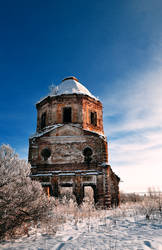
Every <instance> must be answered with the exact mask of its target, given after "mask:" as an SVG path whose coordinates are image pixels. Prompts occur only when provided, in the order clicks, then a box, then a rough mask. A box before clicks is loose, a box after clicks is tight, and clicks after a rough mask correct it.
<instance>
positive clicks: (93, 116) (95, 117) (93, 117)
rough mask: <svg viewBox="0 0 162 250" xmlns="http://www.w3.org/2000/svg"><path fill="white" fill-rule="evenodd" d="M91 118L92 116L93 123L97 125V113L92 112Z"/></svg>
mask: <svg viewBox="0 0 162 250" xmlns="http://www.w3.org/2000/svg"><path fill="white" fill-rule="evenodd" d="M90 118H91V124H92V125H94V126H97V113H96V112H91V115H90Z"/></svg>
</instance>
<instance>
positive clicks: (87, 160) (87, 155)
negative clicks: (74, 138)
mask: <svg viewBox="0 0 162 250" xmlns="http://www.w3.org/2000/svg"><path fill="white" fill-rule="evenodd" d="M92 154H93V151H92V149H91V148H89V147H86V148H85V149H84V150H83V155H84V161H85V163H86V164H87V165H88V166H89V165H90V162H91V160H92V157H91V156H92Z"/></svg>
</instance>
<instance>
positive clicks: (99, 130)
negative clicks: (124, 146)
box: [29, 77, 120, 208]
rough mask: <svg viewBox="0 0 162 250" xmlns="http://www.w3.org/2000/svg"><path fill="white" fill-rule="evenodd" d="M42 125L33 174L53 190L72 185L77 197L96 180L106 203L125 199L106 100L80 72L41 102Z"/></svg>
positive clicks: (32, 155)
mask: <svg viewBox="0 0 162 250" xmlns="http://www.w3.org/2000/svg"><path fill="white" fill-rule="evenodd" d="M36 108H37V131H36V133H35V134H34V135H33V136H31V137H30V138H29V162H30V163H31V178H32V179H35V180H39V181H40V182H41V184H42V186H43V187H44V189H45V190H46V192H48V193H50V195H53V196H56V197H58V196H59V194H60V191H59V190H60V187H72V188H73V193H74V195H75V197H76V200H77V203H78V204H81V202H82V200H83V198H84V187H85V186H91V187H92V188H93V191H94V202H95V203H96V204H97V205H98V206H100V207H106V208H108V207H111V206H117V205H118V203H119V187H118V186H119V180H120V179H119V177H118V176H117V175H115V173H114V172H113V171H112V169H111V167H110V165H108V151H107V139H106V137H105V135H104V131H103V117H102V113H103V112H102V103H101V102H100V101H99V100H98V99H97V98H96V97H94V96H93V95H92V94H91V93H90V92H89V91H88V90H87V89H86V88H85V87H84V86H83V85H82V84H81V83H79V81H78V80H77V79H76V78H75V77H68V78H65V79H64V80H63V81H62V82H61V84H60V85H58V86H57V87H55V88H53V89H52V91H51V93H50V95H48V96H47V97H45V98H44V99H42V100H41V101H39V102H38V103H37V104H36Z"/></svg>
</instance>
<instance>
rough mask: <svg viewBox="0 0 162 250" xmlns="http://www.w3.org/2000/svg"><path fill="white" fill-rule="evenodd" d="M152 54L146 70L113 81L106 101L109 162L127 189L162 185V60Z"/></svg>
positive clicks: (134, 189)
mask: <svg viewBox="0 0 162 250" xmlns="http://www.w3.org/2000/svg"><path fill="white" fill-rule="evenodd" d="M153 58H154V59H153V63H152V65H150V66H148V69H147V70H145V72H140V73H136V74H130V75H129V76H128V77H127V78H126V79H122V80H120V81H118V82H116V83H114V87H113V88H112V89H110V90H107V94H106V95H105V97H104V101H103V103H104V115H105V117H104V120H105V133H106V134H107V136H108V139H109V140H110V142H109V153H110V157H109V159H110V163H111V164H112V167H113V169H114V170H115V171H116V172H117V173H118V174H119V176H121V177H122V179H123V181H124V183H123V184H122V185H121V187H122V188H123V189H124V190H126V191H145V190H147V188H148V187H149V186H155V187H159V188H161V189H162V181H161V178H159V176H162V161H161V158H162V66H161V65H162V64H161V61H160V60H159V59H158V58H159V57H158V56H157V57H153ZM155 58H156V60H155ZM157 59H158V60H157Z"/></svg>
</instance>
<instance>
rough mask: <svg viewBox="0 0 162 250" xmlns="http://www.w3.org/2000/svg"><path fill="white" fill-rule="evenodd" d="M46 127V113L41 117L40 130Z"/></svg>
mask: <svg viewBox="0 0 162 250" xmlns="http://www.w3.org/2000/svg"><path fill="white" fill-rule="evenodd" d="M45 126H46V113H43V114H42V116H41V129H42V128H44V127H45Z"/></svg>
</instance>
